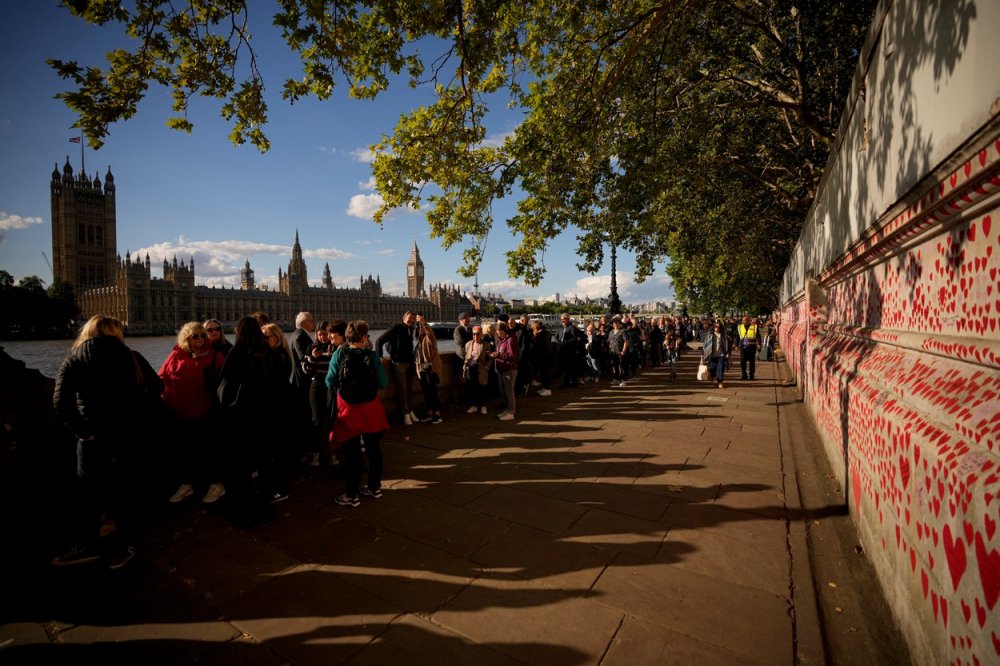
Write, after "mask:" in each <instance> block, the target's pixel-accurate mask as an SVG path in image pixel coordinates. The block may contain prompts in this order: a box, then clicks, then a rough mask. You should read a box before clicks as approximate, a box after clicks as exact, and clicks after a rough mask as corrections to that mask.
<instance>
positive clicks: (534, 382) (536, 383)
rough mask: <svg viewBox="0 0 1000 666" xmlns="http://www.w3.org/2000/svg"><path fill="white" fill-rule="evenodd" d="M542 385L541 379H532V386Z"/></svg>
mask: <svg viewBox="0 0 1000 666" xmlns="http://www.w3.org/2000/svg"><path fill="white" fill-rule="evenodd" d="M541 385H542V383H541V382H540V381H538V380H537V379H532V380H531V386H532V387H533V388H538V387H539V386H541Z"/></svg>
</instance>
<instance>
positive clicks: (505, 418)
mask: <svg viewBox="0 0 1000 666" xmlns="http://www.w3.org/2000/svg"><path fill="white" fill-rule="evenodd" d="M497 418H498V419H500V420H501V421H513V420H514V415H513V414H511V413H510V412H501V413H500V416H498V417H497Z"/></svg>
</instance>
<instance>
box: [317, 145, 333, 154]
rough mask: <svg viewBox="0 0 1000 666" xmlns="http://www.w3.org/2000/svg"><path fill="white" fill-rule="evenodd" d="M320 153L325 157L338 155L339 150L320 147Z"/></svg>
mask: <svg viewBox="0 0 1000 666" xmlns="http://www.w3.org/2000/svg"><path fill="white" fill-rule="evenodd" d="M319 152H321V153H323V154H324V155H336V154H337V149H336V148H327V147H326V146H320V147H319Z"/></svg>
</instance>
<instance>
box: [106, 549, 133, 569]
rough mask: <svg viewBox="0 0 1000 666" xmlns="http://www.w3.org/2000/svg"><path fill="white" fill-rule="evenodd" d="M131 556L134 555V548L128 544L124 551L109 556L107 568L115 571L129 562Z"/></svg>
mask: <svg viewBox="0 0 1000 666" xmlns="http://www.w3.org/2000/svg"><path fill="white" fill-rule="evenodd" d="M133 557H135V548H133V547H132V546H129V547H128V548H126V549H125V552H124V553H120V554H118V555H115V556H114V557H112V558H111V561H110V562H108V568H109V569H111V570H112V571H117V570H118V569H121V568H122V567H123V566H125V565H126V564H128V563H129V562H131V561H132V558H133Z"/></svg>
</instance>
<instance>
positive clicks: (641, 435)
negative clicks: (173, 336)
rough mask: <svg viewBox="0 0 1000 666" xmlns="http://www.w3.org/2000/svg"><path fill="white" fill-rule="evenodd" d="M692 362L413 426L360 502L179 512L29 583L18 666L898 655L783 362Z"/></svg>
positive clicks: (16, 631) (315, 487)
mask: <svg viewBox="0 0 1000 666" xmlns="http://www.w3.org/2000/svg"><path fill="white" fill-rule="evenodd" d="M695 356H696V355H695V353H689V354H688V355H687V357H686V358H685V359H684V360H683V363H682V366H681V380H680V381H678V382H677V383H674V384H670V383H667V381H666V375H665V371H664V370H662V369H655V370H646V371H645V372H643V374H642V375H640V376H639V377H638V378H637V379H635V380H634V381H632V382H630V383H629V384H628V385H627V386H626V387H620V388H619V387H614V388H612V387H609V386H608V385H607V384H606V383H602V384H600V385H592V384H587V385H585V386H583V387H581V388H578V389H570V390H566V391H554V393H553V395H552V396H551V397H548V398H542V397H539V396H534V395H532V396H528V397H527V398H524V399H521V400H520V403H519V407H518V419H517V421H514V422H506V423H503V422H499V421H497V419H496V418H495V417H494V416H492V415H491V416H480V415H471V416H470V415H466V414H465V413H464V411H462V410H460V408H459V407H458V406H454V407H452V408H451V410H450V411H446V413H445V422H444V423H443V424H441V425H437V426H432V425H429V424H419V425H416V426H413V427H409V428H403V427H402V426H400V427H397V428H395V429H394V430H393V431H392V432H391V433H390V435H389V436H388V438H387V441H386V442H385V443H384V451H385V455H386V481H385V485H386V487H387V492H386V494H385V496H384V497H383V498H382V499H380V500H377V501H374V500H373V501H365V502H364V503H363V504H362V506H361V508H359V509H344V508H340V507H337V506H335V505H334V504H333V503H332V502H331V497H332V496H333V494H334V491H335V490H337V491H338V492H339V489H340V483H341V482H340V481H339V480H335V479H334V480H331V479H329V478H326V477H325V476H324V475H323V474H322V473H319V472H315V473H313V472H310V473H309V474H308V475H307V476H306V477H305V478H303V479H301V480H300V481H299V482H298V483H297V484H296V485H295V486H294V487H293V493H292V498H291V499H289V500H288V501H286V502H283V503H281V504H279V505H276V515H275V518H274V520H273V521H271V522H269V523H267V524H265V525H261V526H259V527H256V528H253V529H250V530H246V529H242V528H239V527H236V526H234V525H233V524H232V523H231V522H230V521H229V520H228V519H227V518H226V517H225V515H224V511H223V510H221V509H217V508H213V509H212V510H204V509H202V508H201V507H200V506H198V505H197V504H196V503H190V504H186V505H183V506H182V508H180V509H178V510H176V511H173V512H168V513H167V514H166V515H165V516H164V517H163V518H162V519H160V520H158V521H156V523H155V525H153V526H151V527H150V530H149V534H148V537H147V539H146V542H145V543H144V544H143V546H142V550H141V553H140V556H139V557H138V558H137V559H136V561H135V562H134V563H132V564H130V565H129V566H128V567H127V568H126V569H124V570H122V571H119V572H115V573H110V572H106V571H105V570H104V569H103V568H94V569H91V570H89V571H88V570H87V569H86V568H83V569H80V568H74V569H72V570H65V569H63V570H46V571H44V572H40V574H39V576H38V578H37V579H35V578H32V579H31V580H30V582H26V583H25V584H23V585H15V586H14V587H15V589H17V590H19V593H16V594H14V595H11V596H8V597H7V599H6V600H5V601H4V605H8V603H9V602H13V603H12V604H11V606H8V608H7V609H6V610H5V611H4V613H3V617H2V619H0V622H3V623H4V624H3V625H2V626H0V646H3V647H2V648H0V661H3V662H4V663H22V662H27V661H29V660H35V659H37V658H43V659H44V658H48V660H49V662H50V663H51V660H52V659H60V660H65V662H64V663H73V662H70V661H69V659H77V658H80V659H88V658H94V659H103V660H105V663H140V664H143V665H144V666H146V665H148V664H153V663H168V664H179V663H191V662H194V661H196V660H197V661H199V662H200V663H208V664H230V663H234V664H235V663H240V664H284V663H291V664H321V663H322V664H340V663H350V664H366V663H371V664H384V663H406V664H424V663H436V664H466V663H475V664H511V663H522V664H540V663H547V664H597V663H600V664H630V665H634V664H658V663H678V664H740V663H754V664H793V663H814V664H821V663H824V662H826V663H851V662H858V661H866V662H869V663H899V662H900V659H901V654H900V653H899V652H898V651H895V652H894V651H893V650H895V649H896V648H894V647H893V644H892V643H891V639H892V638H893V637H892V636H891V627H889V628H888V629H884V627H880V626H879V624H878V623H879V621H881V622H882V624H883V625H884V623H885V616H884V615H883V610H884V609H882V608H881V607H880V606H879V599H878V598H877V597H878V594H877V587H874V586H873V585H872V583H871V579H870V578H866V576H867V575H869V572H867V571H866V569H865V567H864V563H863V561H862V560H863V557H862V556H860V555H858V554H856V553H853V552H852V551H851V547H852V546H853V541H851V533H850V526H849V518H847V517H846V516H844V515H843V500H842V497H839V496H838V494H837V489H836V484H835V483H834V481H833V480H832V479H831V477H830V476H829V473H828V472H824V471H823V469H822V468H817V467H816V466H815V465H816V461H817V460H818V459H820V458H821V455H820V453H819V452H818V449H817V448H816V443H815V441H812V440H810V437H809V435H808V433H809V430H808V424H807V423H806V422H805V420H804V419H803V418H802V414H801V411H802V407H801V404H800V403H798V401H797V400H796V399H795V397H794V392H793V390H792V389H789V388H785V387H783V386H782V385H781V382H780V381H779V378H778V377H777V374H778V372H779V368H780V366H779V365H778V364H775V363H764V364H761V367H760V369H759V371H758V378H757V380H756V381H754V382H741V381H728V382H727V385H726V388H725V389H722V390H720V389H716V388H715V387H714V385H713V386H711V387H709V386H708V385H706V384H700V383H698V382H695V381H694V380H693V377H694V374H695V373H694V370H695V364H696V360H695ZM734 374H735V375H738V370H737V372H736V373H733V372H730V376H731V377H732V376H733V375H734ZM803 433H804V434H803ZM796 442H797V443H796ZM796 447H799V448H798V451H799V452H798V453H796V451H797V449H796ZM804 486H809V488H810V490H809V491H808V492H801V493H800V489H801V488H803V487H804ZM810 493H811V494H812V499H808V498H807V500H803V499H802V498H803V497H805V496H807V495H809V494H810ZM221 504H222V503H220V505H221ZM844 521H847V524H846V527H845V523H844ZM810 544H812V546H813V550H814V551H816V550H817V546H818V547H819V550H820V551H822V553H823V555H824V556H825V558H826V560H825V561H824V557H810ZM852 559H853V560H858V561H855V562H852V561H851V560H852ZM879 618H881V620H879ZM883 629H884V630H885V631H886V632H888V634H883V633H880V632H882V631H883ZM886 635H889V638H890V642H889V643H888V646H889V647H888V648H887V647H886V638H885V636H886ZM887 650H888V651H887ZM902 654H905V652H904V653H902ZM8 659H9V661H8ZM903 660H904V661H905V658H903ZM35 663H38V662H35ZM90 663H93V662H90Z"/></svg>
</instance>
